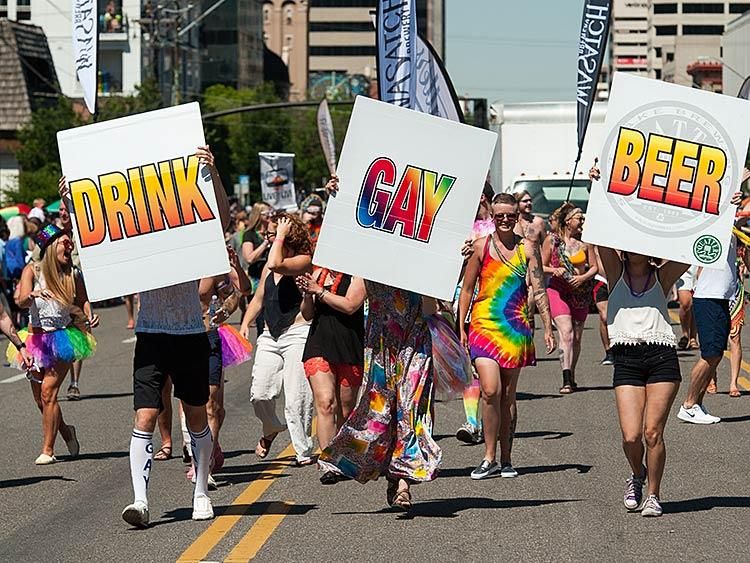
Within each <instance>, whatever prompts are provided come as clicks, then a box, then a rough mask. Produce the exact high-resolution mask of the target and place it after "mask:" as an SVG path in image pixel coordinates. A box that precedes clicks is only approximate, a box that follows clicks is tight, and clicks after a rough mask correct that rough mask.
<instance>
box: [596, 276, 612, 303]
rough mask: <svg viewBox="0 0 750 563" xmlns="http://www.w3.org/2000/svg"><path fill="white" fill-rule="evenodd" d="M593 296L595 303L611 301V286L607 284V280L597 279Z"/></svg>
mask: <svg viewBox="0 0 750 563" xmlns="http://www.w3.org/2000/svg"><path fill="white" fill-rule="evenodd" d="M593 297H594V303H606V302H607V301H609V287H608V286H607V282H603V281H602V280H596V283H595V284H594V292H593Z"/></svg>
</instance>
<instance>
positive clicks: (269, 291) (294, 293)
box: [263, 272, 302, 338]
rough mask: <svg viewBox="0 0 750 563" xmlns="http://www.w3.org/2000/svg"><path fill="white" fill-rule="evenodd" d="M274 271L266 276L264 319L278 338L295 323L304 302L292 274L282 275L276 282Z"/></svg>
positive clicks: (268, 327) (269, 329)
mask: <svg viewBox="0 0 750 563" xmlns="http://www.w3.org/2000/svg"><path fill="white" fill-rule="evenodd" d="M275 277H276V276H275V275H274V273H273V272H271V273H269V274H268V276H267V277H266V285H265V287H264V288H263V321H264V322H265V323H266V328H267V329H268V332H270V333H271V336H273V337H274V338H278V337H279V336H281V334H282V333H283V332H284V331H285V330H286V329H288V328H289V327H290V326H292V324H294V319H296V318H297V315H298V314H299V308H300V305H301V304H302V294H301V293H300V292H299V290H298V289H297V284H296V283H295V282H294V277H292V276H282V278H281V279H280V280H279V283H276V280H275Z"/></svg>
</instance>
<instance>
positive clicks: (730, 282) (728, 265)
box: [693, 237, 737, 300]
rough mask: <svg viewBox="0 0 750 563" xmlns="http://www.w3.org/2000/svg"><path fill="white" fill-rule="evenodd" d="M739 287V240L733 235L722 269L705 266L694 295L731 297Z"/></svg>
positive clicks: (712, 297) (703, 297) (701, 296)
mask: <svg viewBox="0 0 750 563" xmlns="http://www.w3.org/2000/svg"><path fill="white" fill-rule="evenodd" d="M736 289H737V240H736V239H735V238H734V237H732V242H731V243H730V244H729V250H728V251H727V259H726V261H725V262H724V264H723V265H722V267H721V269H720V270H712V269H709V268H703V270H702V271H701V273H700V275H699V276H698V281H697V282H696V284H695V293H694V294H693V297H696V298H698V299H727V300H729V299H731V298H732V296H733V295H734V292H735V290H736Z"/></svg>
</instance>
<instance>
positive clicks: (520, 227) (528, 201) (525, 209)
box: [514, 190, 547, 245]
mask: <svg viewBox="0 0 750 563" xmlns="http://www.w3.org/2000/svg"><path fill="white" fill-rule="evenodd" d="M516 201H517V202H518V222H517V223H516V227H515V229H514V232H515V233H516V234H517V235H518V236H520V237H523V238H525V239H526V240H528V241H530V242H533V243H535V244H539V245H541V243H542V242H543V241H544V239H545V237H546V236H547V230H546V228H545V226H544V219H542V218H541V217H537V216H536V215H534V213H533V210H534V200H533V199H532V197H531V194H530V193H529V192H528V191H526V190H523V191H520V192H518V193H517V194H516Z"/></svg>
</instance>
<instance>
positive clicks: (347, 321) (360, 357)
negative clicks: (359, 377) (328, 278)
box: [302, 274, 365, 366]
mask: <svg viewBox="0 0 750 563" xmlns="http://www.w3.org/2000/svg"><path fill="white" fill-rule="evenodd" d="M318 283H320V282H318ZM351 283H352V277H351V276H350V275H347V274H344V275H343V277H342V278H341V283H339V284H338V287H337V288H336V295H342V296H343V295H346V292H347V291H348V290H349V286H350V285H351ZM364 347H365V310H364V307H360V308H359V309H358V310H357V311H355V312H354V313H352V314H351V315H347V314H346V313H342V312H341V311H337V310H336V309H334V308H333V307H331V306H329V305H327V304H326V302H325V298H324V300H323V301H320V300H318V301H317V302H316V304H315V318H314V319H313V321H312V326H311V327H310V334H309V336H308V337H307V344H305V352H304V354H303V355H302V361H307V360H309V359H310V358H319V357H320V358H324V359H325V360H326V361H327V362H328V363H329V364H350V365H357V366H362V364H363V362H364Z"/></svg>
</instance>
